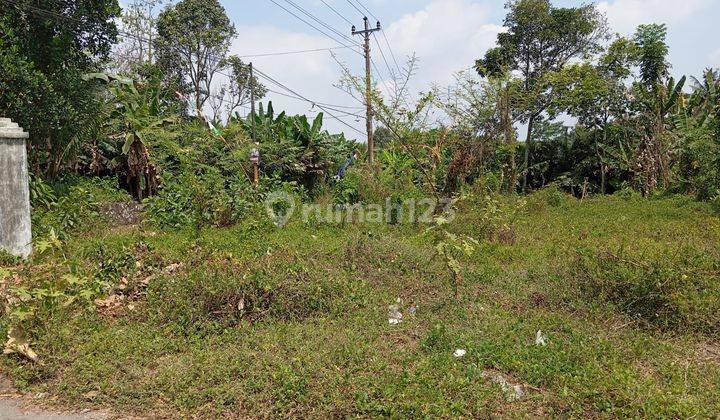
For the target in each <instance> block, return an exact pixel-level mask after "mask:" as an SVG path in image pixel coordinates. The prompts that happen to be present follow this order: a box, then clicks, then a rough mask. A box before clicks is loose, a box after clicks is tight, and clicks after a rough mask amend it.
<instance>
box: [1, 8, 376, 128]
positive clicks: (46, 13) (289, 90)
mask: <svg viewBox="0 0 720 420" xmlns="http://www.w3.org/2000/svg"><path fill="white" fill-rule="evenodd" d="M270 1H271V2H273V3H275V1H274V0H270ZM0 2H4V3H6V4H10V5H14V6H17V7H25V8H28V9H31V10H34V11H36V12H38V13H44V14H45V15H49V16H53V17H55V18H58V19H62V20H66V21H74V22H79V23H83V22H82V21H81V20H79V19H75V18H72V17H70V16H64V15H61V14H59V13H55V12H53V11H51V10H46V9H41V8H38V7H34V6H32V5H25V4H21V3H19V2H18V1H16V0H15V1H14V0H0ZM276 4H277V3H276ZM278 6H280V7H281V8H283V9H285V8H284V7H282V6H281V5H279V4H278ZM285 10H287V9H285ZM288 12H289V13H291V14H293V13H292V12H290V11H288ZM293 15H294V14H293ZM296 17H297V16H296ZM298 18H299V17H298ZM299 19H301V20H302V18H299ZM306 23H307V22H306ZM311 26H312V25H311ZM316 29H317V28H316ZM118 34H119V35H123V36H125V37H127V38H131V39H134V40H139V41H142V42H150V40H148V39H146V38H143V37H141V36H138V35H135V34H130V33H127V32H123V31H120V30H118ZM331 38H332V37H331ZM336 41H337V40H336ZM341 45H342V43H341ZM342 46H343V47H347V48H352V47H350V46H347V45H342ZM353 51H355V50H353ZM356 52H357V51H356ZM253 67H254V69H255V70H256V71H257V72H258V74H260V76H261V77H263V78H265V79H267V80H269V81H270V82H272V83H274V84H276V85H277V86H280V87H281V88H282V89H284V90H286V91H288V92H290V93H292V94H293V95H295V96H296V98H295V99H302V100H304V101H305V102H307V103H309V104H314V105H316V106H317V107H318V108H320V109H322V110H323V111H325V113H327V114H328V115H329V116H330V117H332V118H333V119H335V120H337V121H338V122H340V123H342V124H343V125H345V126H346V127H348V128H350V129H351V130H354V131H356V132H358V133H359V134H361V135H365V133H364V132H362V131H360V130H358V129H357V128H355V127H353V126H351V125H349V124H348V123H347V122H345V121H343V120H342V119H340V118H339V117H337V116H336V115H334V114H333V113H331V112H329V111H328V110H327V109H333V108H331V107H330V105H328V104H323V103H322V102H317V101H313V100H310V99H308V98H307V97H305V96H303V95H300V94H298V93H297V92H295V91H293V90H292V89H290V88H289V87H287V86H285V85H284V84H282V83H281V82H278V81H277V80H276V79H274V78H272V77H270V76H268V75H267V74H266V73H264V72H262V71H260V70H258V69H257V67H256V66H253ZM216 73H218V74H220V75H223V76H225V77H228V78H232V76H230V75H228V74H227V73H224V72H222V71H219V70H218V71H217V72H216ZM216 99H218V100H220V101H221V102H225V103H230V102H229V101H228V100H226V99H224V98H216ZM230 104H231V103H230ZM333 107H335V106H334V105H333ZM338 107H341V106H339V105H338ZM241 108H246V106H245V105H241ZM333 110H334V111H336V112H344V111H341V110H338V109H333ZM344 113H345V114H347V115H349V116H353V117H358V115H357V114H352V113H347V112H344Z"/></svg>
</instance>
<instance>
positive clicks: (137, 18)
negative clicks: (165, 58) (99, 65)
mask: <svg viewBox="0 0 720 420" xmlns="http://www.w3.org/2000/svg"><path fill="white" fill-rule="evenodd" d="M165 2H166V0H133V1H132V3H130V4H128V5H127V6H125V7H124V8H123V12H122V17H121V23H122V29H123V32H124V33H127V34H128V36H125V37H122V38H121V39H122V42H121V43H120V45H118V47H117V48H116V49H115V52H114V54H113V55H114V57H113V62H114V66H115V67H116V68H117V69H118V70H119V71H121V72H125V73H130V72H134V71H137V69H138V68H141V67H143V66H146V65H152V64H154V63H155V58H156V57H155V45H154V41H155V38H156V37H157V20H158V19H157V10H158V9H159V8H160V7H162V5H163V4H164V3H165Z"/></svg>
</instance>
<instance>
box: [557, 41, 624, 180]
mask: <svg viewBox="0 0 720 420" xmlns="http://www.w3.org/2000/svg"><path fill="white" fill-rule="evenodd" d="M637 57H638V54H637V48H636V45H635V43H633V42H632V41H631V40H628V39H627V38H618V39H616V40H615V41H614V42H613V43H612V44H611V45H610V47H609V48H608V50H607V52H606V53H605V54H603V55H602V56H601V57H600V59H599V60H598V64H597V65H593V64H590V63H582V64H573V65H569V66H567V67H566V68H564V69H563V70H561V71H559V72H556V73H554V74H553V75H551V77H550V79H551V82H550V83H551V84H552V85H553V89H554V90H555V93H556V95H555V100H554V103H553V104H552V105H551V107H550V109H551V114H553V115H554V114H557V113H559V112H566V113H568V114H569V115H571V116H573V117H576V118H577V119H578V123H579V124H581V125H583V126H584V127H585V128H586V129H588V130H589V132H590V133H591V136H592V138H593V143H594V150H595V154H596V156H597V160H598V162H597V164H598V167H599V172H600V192H601V193H602V194H604V193H605V191H606V187H607V183H606V175H607V173H608V171H609V168H608V165H607V162H606V157H605V149H606V148H608V147H609V145H608V131H609V125H610V124H611V123H612V122H613V121H614V120H616V119H618V118H622V116H623V115H625V114H626V112H627V110H628V107H629V103H628V96H629V95H628V89H627V87H626V84H625V79H626V78H627V77H628V76H629V75H630V74H631V70H630V67H631V66H632V65H634V64H635V63H636V62H637ZM598 134H599V135H598Z"/></svg>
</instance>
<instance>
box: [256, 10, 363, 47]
mask: <svg viewBox="0 0 720 420" xmlns="http://www.w3.org/2000/svg"><path fill="white" fill-rule="evenodd" d="M269 1H270V2H271V3H273V4H274V5H276V6H277V7H279V8H281V9H283V10H284V11H286V12H288V13H289V14H291V15H292V16H294V17H295V18H296V19H298V20H299V21H301V22H303V23H305V24H306V25H308V26H310V27H311V28H313V29H315V30H316V31H318V32H320V33H321V34H323V35H325V36H326V37H328V38H330V39H332V40H333V41H335V42H337V43H338V44H340V45H341V46H343V47H348V48H350V49H351V51H354V52H355V53H357V54H360V55H362V53H361V52H360V51H357V50H355V49H354V48H355V47H351V46H349V45H346V44H344V43H343V42H342V41H339V40H338V39H337V38H335V37H333V36H332V35H328V34H327V32H325V31H323V30H322V29H320V28H318V27H317V26H315V25H313V24H312V23H310V22H308V21H307V20H305V19H303V18H302V17H300V16H298V15H297V14H296V13H294V12H293V11H292V10H289V9H288V8H286V7H285V6H283V5H282V4H280V3H278V2H276V1H275V0H269Z"/></svg>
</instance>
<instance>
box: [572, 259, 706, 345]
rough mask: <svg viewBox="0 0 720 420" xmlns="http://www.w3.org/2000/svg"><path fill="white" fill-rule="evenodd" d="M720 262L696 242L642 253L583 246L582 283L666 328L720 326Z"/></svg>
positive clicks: (579, 273) (579, 270)
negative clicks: (598, 249) (661, 250)
mask: <svg viewBox="0 0 720 420" xmlns="http://www.w3.org/2000/svg"><path fill="white" fill-rule="evenodd" d="M719 264H720V262H719V261H718V260H717V259H716V258H714V257H713V256H711V255H709V254H708V253H706V252H704V251H699V250H696V249H694V248H692V247H683V248H678V249H666V250H664V251H663V252H662V253H660V254H659V255H656V256H653V257H645V258H642V259H641V258H638V257H635V256H633V255H630V254H629V253H627V252H626V251H624V250H622V249H621V250H620V251H618V252H617V253H613V252H609V251H602V252H593V251H589V250H584V251H582V252H580V254H579V257H578V261H577V264H575V266H574V267H575V268H574V270H575V273H574V275H575V280H576V281H577V283H578V287H579V288H580V289H581V290H583V291H585V292H586V293H587V294H588V295H589V296H591V297H593V298H600V299H603V300H606V301H609V302H611V303H613V304H615V305H617V306H618V308H620V309H621V310H622V311H624V312H626V313H628V314H629V315H631V316H633V317H638V318H639V319H640V320H642V321H643V322H644V323H646V324H648V325H653V326H656V327H659V328H661V329H664V330H680V329H690V330H693V331H697V332H703V333H708V334H718V332H719V331H720V302H719V301H718V299H717V296H720V283H719V282H718V281H717V279H718V275H719V274H720V271H719V267H720V265H719Z"/></svg>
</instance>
